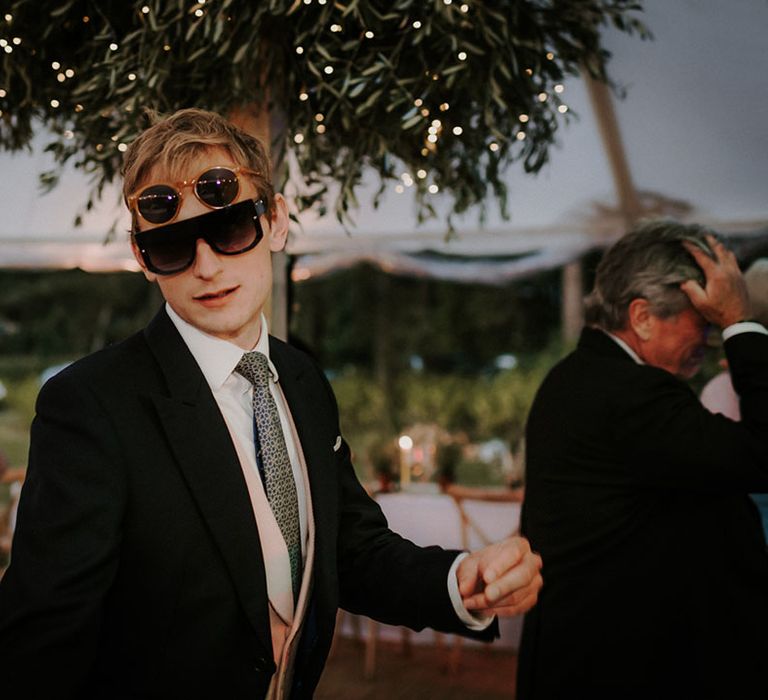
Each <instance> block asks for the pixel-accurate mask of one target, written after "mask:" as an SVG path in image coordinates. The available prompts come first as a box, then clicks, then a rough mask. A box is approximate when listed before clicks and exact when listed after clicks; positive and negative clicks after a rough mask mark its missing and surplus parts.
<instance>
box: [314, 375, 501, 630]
mask: <svg viewBox="0 0 768 700" xmlns="http://www.w3.org/2000/svg"><path fill="white" fill-rule="evenodd" d="M323 381H324V383H325V385H326V390H327V392H328V400H329V402H330V405H331V406H332V410H333V414H334V420H335V423H336V425H337V426H338V411H337V407H336V401H335V398H334V396H333V392H332V390H331V387H330V385H328V383H327V381H326V380H325V378H323ZM339 434H340V433H339ZM336 466H337V477H338V503H339V505H338V541H337V553H338V561H337V568H338V579H339V594H340V605H341V607H342V608H345V609H346V610H349V611H350V612H354V613H358V614H363V615H367V616H368V617H372V618H374V619H376V620H379V621H380V622H384V623H386V624H392V625H404V626H406V627H410V628H412V629H414V630H421V629H423V628H425V627H431V628H433V629H437V630H439V631H443V632H453V633H458V634H463V635H466V636H471V637H475V638H478V639H493V638H494V637H495V636H498V625H497V623H496V622H494V623H493V624H492V625H491V627H489V628H488V629H486V630H483V631H482V632H472V631H470V630H469V629H468V628H467V627H466V626H465V625H464V624H463V623H462V622H461V621H460V620H459V618H458V617H457V615H456V613H455V612H454V610H453V606H452V604H451V600H450V596H449V594H448V583H447V582H448V571H449V569H450V567H451V564H452V563H453V561H454V560H455V558H456V557H457V556H458V554H459V553H460V552H458V551H452V550H444V549H442V548H441V547H437V546H432V547H419V546H417V545H415V544H414V543H412V542H410V541H409V540H406V539H404V538H403V537H401V536H400V535H398V534H396V533H394V532H392V530H390V529H389V526H388V524H387V520H386V518H385V516H384V514H383V513H382V511H381V508H380V507H379V505H378V504H377V503H376V502H375V501H374V500H373V499H372V498H371V497H370V496H369V495H368V494H367V493H366V492H365V489H363V487H362V486H361V484H360V482H359V481H358V479H357V476H356V475H355V471H354V468H353V466H352V460H351V455H350V450H349V446H348V445H347V443H346V441H342V444H341V447H340V449H339V450H338V452H337V453H336Z"/></svg>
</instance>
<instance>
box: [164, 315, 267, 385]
mask: <svg viewBox="0 0 768 700" xmlns="http://www.w3.org/2000/svg"><path fill="white" fill-rule="evenodd" d="M165 311H166V313H167V314H168V317H169V318H170V319H171V322H172V323H173V325H174V326H176V330H178V331H179V335H181V338H182V340H183V341H184V342H185V343H186V345H187V347H188V348H189V351H190V352H191V353H192V357H194V358H195V361H196V362H197V364H198V366H199V367H200V371H201V372H202V373H203V376H204V377H205V381H206V382H208V386H210V387H211V389H213V390H216V389H220V388H221V387H222V386H223V385H224V382H226V381H227V379H229V377H230V376H231V375H232V373H233V372H234V370H235V367H236V366H237V363H238V362H240V358H241V357H242V356H243V352H244V351H243V349H242V348H240V347H238V346H237V345H235V344H234V343H230V342H229V341H228V340H222V339H221V338H216V337H214V336H212V335H208V333H204V332H203V331H201V330H200V329H199V328H195V327H194V326H193V325H192V324H190V323H187V321H185V320H184V319H183V318H181V316H179V315H178V314H177V313H176V312H175V311H174V310H173V309H172V308H171V306H170V304H168V303H167V302H166V304H165ZM253 349H254V350H256V351H257V352H260V353H262V354H263V355H266V356H267V361H268V363H269V371H270V373H271V374H272V380H273V381H275V382H277V380H278V374H277V369H276V368H275V366H274V365H273V364H272V360H271V359H270V357H269V327H268V325H267V319H266V318H265V317H264V314H261V331H260V332H259V341H258V342H257V343H256V346H255V347H254V348H253Z"/></svg>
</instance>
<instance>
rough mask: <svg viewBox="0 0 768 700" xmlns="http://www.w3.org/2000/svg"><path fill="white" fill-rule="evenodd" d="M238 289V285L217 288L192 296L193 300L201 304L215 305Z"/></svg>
mask: <svg viewBox="0 0 768 700" xmlns="http://www.w3.org/2000/svg"><path fill="white" fill-rule="evenodd" d="M238 289H239V286H235V287H227V288H226V289H218V290H216V291H213V292H204V293H203V294H196V295H195V296H194V297H193V298H194V300H195V301H197V302H199V303H201V304H203V305H204V306H216V305H218V304H220V303H223V302H225V301H226V300H227V299H229V297H230V296H231V295H232V294H233V293H234V292H236V291H237V290H238Z"/></svg>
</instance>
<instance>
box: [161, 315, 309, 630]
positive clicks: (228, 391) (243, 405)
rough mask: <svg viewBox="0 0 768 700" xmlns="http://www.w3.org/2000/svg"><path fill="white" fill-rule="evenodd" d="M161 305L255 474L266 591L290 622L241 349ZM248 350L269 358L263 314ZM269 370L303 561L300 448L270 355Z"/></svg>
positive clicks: (287, 567) (285, 572) (281, 551)
mask: <svg viewBox="0 0 768 700" xmlns="http://www.w3.org/2000/svg"><path fill="white" fill-rule="evenodd" d="M165 308H166V311H167V312H168V316H169V317H170V319H171V321H172V322H173V324H174V326H176V329H177V330H178V331H179V334H180V335H181V337H182V339H183V340H184V342H185V343H186V345H187V347H188V348H189V351H190V352H191V353H192V356H193V357H194V358H195V361H196V362H197V364H198V366H199V367H200V371H201V372H202V373H203V376H204V377H205V381H206V382H207V383H208V386H209V387H210V388H211V392H212V393H213V398H214V399H215V400H216V403H217V404H218V406H219V410H220V411H221V415H222V416H223V418H224V422H225V423H226V425H227V428H228V429H229V433H230V436H231V437H232V443H233V444H234V446H235V450H236V452H237V456H238V459H239V460H240V465H241V467H242V469H243V471H246V470H249V471H250V473H251V474H253V475H256V478H255V479H247V482H248V486H249V491H250V496H251V500H252V502H253V503H254V515H255V517H256V524H257V528H258V531H259V539H260V541H261V549H262V553H263V555H264V568H265V572H266V579H267V594H268V596H269V601H270V603H271V604H272V606H273V608H274V609H275V611H276V612H277V613H278V615H280V617H281V618H282V619H283V620H284V621H285V622H286V623H287V624H290V622H291V620H292V619H293V610H294V600H293V590H292V587H291V564H290V559H289V557H288V548H287V547H286V545H285V540H284V539H283V536H282V533H281V532H280V527H279V525H278V524H277V520H276V519H275V516H274V513H273V512H272V508H271V507H270V505H269V501H268V500H267V495H266V492H265V491H264V485H263V483H262V481H261V477H260V476H259V470H258V466H257V464H256V450H255V445H254V441H253V437H254V436H253V405H252V403H251V397H252V395H253V385H252V384H251V383H250V382H249V381H248V380H247V379H246V378H245V377H243V376H242V375H240V374H238V373H237V372H235V371H234V370H235V367H236V366H237V363H238V362H239V361H240V358H241V357H242V356H243V352H244V351H243V349H242V348H240V347H238V346H237V345H235V344H234V343H230V342H229V341H227V340H221V339H220V338H215V337H213V336H211V335H208V334H207V333H203V332H202V331H201V330H198V329H197V328H195V327H194V326H192V325H190V324H189V323H187V322H186V321H184V319H182V318H181V317H180V316H179V315H178V314H177V313H176V312H175V311H174V310H173V309H172V308H171V307H170V306H169V305H168V304H166V306H165ZM253 350H255V351H258V352H260V353H262V354H264V355H266V357H267V359H268V360H269V335H268V330H267V322H266V319H265V318H264V316H263V315H262V317H261V333H260V335H259V341H258V342H257V343H256V347H254V348H253ZM269 369H270V373H271V381H270V382H269V389H270V392H271V394H272V397H273V398H274V399H275V404H276V405H277V412H278V414H279V416H280V423H281V426H282V428H283V435H284V437H285V445H286V447H287V448H288V457H289V458H290V460H291V467H292V469H293V480H294V483H295V484H296V495H297V497H298V507H299V524H300V527H301V547H302V559H303V560H306V554H307V553H306V542H307V494H306V492H305V490H304V478H303V476H302V473H301V462H300V460H299V455H298V451H297V450H298V449H299V448H298V446H297V445H296V444H295V443H294V440H293V430H292V429H291V424H290V422H289V420H290V419H289V413H288V407H287V406H286V404H285V399H284V397H283V393H282V391H280V389H279V387H278V380H279V377H278V374H277V370H276V369H275V366H274V365H273V364H272V361H271V360H269ZM215 468H216V467H215V465H211V469H215Z"/></svg>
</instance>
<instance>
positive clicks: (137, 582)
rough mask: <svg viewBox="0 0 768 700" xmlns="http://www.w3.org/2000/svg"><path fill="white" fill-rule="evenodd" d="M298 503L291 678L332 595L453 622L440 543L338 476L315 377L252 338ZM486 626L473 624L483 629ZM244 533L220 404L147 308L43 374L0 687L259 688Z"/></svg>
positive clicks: (264, 659) (2, 599)
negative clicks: (299, 478) (286, 421)
mask: <svg viewBox="0 0 768 700" xmlns="http://www.w3.org/2000/svg"><path fill="white" fill-rule="evenodd" d="M270 354H271V358H272V361H273V362H274V364H275V366H276V367H277V369H278V373H279V375H280V384H281V386H282V389H283V392H284V393H285V397H286V399H287V402H288V405H289V407H290V410H291V413H292V416H293V419H294V422H295V424H296V427H297V431H298V435H299V439H300V442H301V448H302V450H303V453H304V457H305V460H306V463H307V468H308V472H309V480H310V490H311V497H312V503H313V508H314V517H315V526H316V536H315V570H314V584H313V593H312V598H311V604H310V612H309V615H308V618H307V622H306V624H305V626H304V628H303V636H302V639H301V643H300V653H299V657H298V658H297V661H296V666H295V674H294V678H295V682H294V693H293V695H294V697H310V696H311V695H312V692H313V690H314V687H315V686H316V684H317V681H318V679H319V677H320V673H321V671H322V668H323V665H324V662H325V658H326V656H327V654H328V649H329V647H330V643H331V638H332V635H333V628H334V622H335V615H336V610H337V607H338V606H339V605H341V606H343V607H345V608H347V609H349V610H351V611H353V612H359V613H364V614H367V615H370V616H371V617H374V618H376V619H379V620H381V621H384V622H388V623H392V624H405V625H408V626H410V627H412V628H414V629H420V628H423V627H424V626H427V625H429V626H433V627H435V628H438V629H442V630H444V631H455V632H464V631H465V628H464V627H463V625H461V623H460V622H459V620H458V619H457V618H456V616H455V614H454V613H453V610H452V607H451V604H450V601H449V598H448V594H447V590H446V578H447V572H448V569H449V567H450V564H451V563H452V561H453V559H454V557H455V553H451V552H445V551H443V550H441V549H439V548H437V547H434V548H427V549H422V548H418V547H416V546H415V545H413V544H411V543H410V542H408V541H406V540H403V539H402V538H400V537H399V536H397V535H395V534H393V533H392V532H391V531H389V530H388V529H387V526H386V521H385V519H384V517H383V515H382V513H381V511H380V509H379V507H378V506H377V505H376V504H375V503H374V502H373V501H371V499H369V498H368V497H367V495H366V494H365V492H364V490H363V489H362V488H361V486H360V484H359V483H358V481H357V479H356V478H355V475H354V471H353V468H352V464H351V462H350V454H349V449H348V447H347V445H346V443H342V446H341V448H340V449H337V450H336V451H334V449H333V448H334V444H335V442H336V438H337V436H338V435H339V426H338V414H337V409H336V404H335V400H334V397H333V394H332V391H331V388H330V386H329V385H328V382H327V381H326V379H325V377H324V376H323V374H322V373H321V372H320V371H319V369H318V368H317V367H316V366H315V365H314V363H312V362H311V361H310V360H309V358H308V357H307V356H306V355H304V354H302V353H300V352H299V351H297V350H295V349H294V348H291V347H290V346H288V345H286V344H284V343H282V342H280V341H278V340H275V339H274V338H270ZM492 633H493V631H489V633H486V635H485V636H489V635H490V634H492ZM272 659H273V654H272V648H271V637H270V630H269V614H268V600H267V590H266V580H265V573H264V564H263V561H262V556H261V548H260V543H259V536H258V532H257V529H256V522H255V518H254V515H253V511H252V508H251V502H250V499H249V496H248V491H247V488H246V485H245V480H244V477H243V474H242V470H241V467H240V464H239V462H238V459H237V455H236V453H235V450H234V447H233V445H232V442H231V439H230V437H229V433H228V431H227V428H226V425H225V423H224V420H223V418H222V416H221V413H220V412H219V409H218V406H217V404H216V401H215V400H214V398H213V395H212V394H211V392H210V389H209V387H208V385H207V383H206V382H205V380H204V378H203V375H202V374H201V372H200V370H199V368H198V366H197V364H196V363H195V361H194V359H193V357H192V355H191V354H190V352H189V350H188V349H187V347H186V345H185V344H184V342H183V341H182V339H181V337H180V336H179V334H178V333H177V331H176V329H175V327H174V326H173V324H172V323H171V321H170V319H169V318H168V317H167V315H166V314H165V312H164V311H161V312H160V313H159V314H158V316H157V317H156V318H155V319H154V321H153V322H152V323H151V324H150V325H149V326H148V327H147V328H146V329H145V331H144V332H143V333H139V334H137V335H135V336H133V337H132V338H130V339H128V340H127V341H125V342H124V343H122V344H120V345H117V346H114V347H112V348H109V349H106V350H104V351H102V352H99V353H96V354H94V355H92V356H90V357H87V358H85V359H83V360H81V361H79V362H77V363H75V364H74V365H72V366H70V367H69V368H67V369H66V370H64V371H63V372H61V373H60V374H59V375H57V376H56V377H54V378H53V379H51V380H50V381H49V382H48V383H47V384H46V385H45V386H44V387H43V389H42V391H41V393H40V396H39V399H38V404H37V416H36V418H35V421H34V424H33V428H32V438H31V451H30V458H29V466H28V472H27V479H26V483H25V485H24V489H23V492H22V496H21V501H20V504H19V515H18V528H17V531H16V535H15V538H14V542H13V554H12V561H11V565H10V568H9V569H8V571H7V573H6V575H5V577H4V579H3V580H2V582H0V688H2V693H3V697H4V698H9V699H10V698H35V697H46V698H53V697H55V698H67V697H76V698H110V699H112V698H149V697H153V698H154V697H157V698H160V697H162V698H169V697H183V698H197V697H222V698H239V697H242V698H248V699H249V700H251V699H254V698H259V697H262V696H263V695H264V694H265V692H266V690H267V688H268V686H269V682H270V678H271V676H272V674H273V672H274V670H275V667H274V662H273V660H272Z"/></svg>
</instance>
